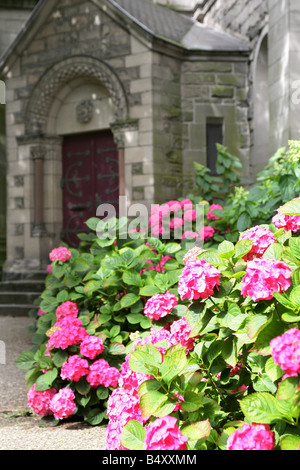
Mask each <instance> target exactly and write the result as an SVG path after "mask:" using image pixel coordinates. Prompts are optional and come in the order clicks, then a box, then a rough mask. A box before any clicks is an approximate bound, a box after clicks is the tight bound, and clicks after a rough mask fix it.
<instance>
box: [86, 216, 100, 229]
mask: <svg viewBox="0 0 300 470" xmlns="http://www.w3.org/2000/svg"><path fill="white" fill-rule="evenodd" d="M99 222H100V223H101V220H100V219H98V218H97V217H91V218H90V219H88V220H87V221H86V222H85V224H86V225H87V226H88V228H90V229H91V230H93V231H94V232H96V230H97V225H98V224H99Z"/></svg>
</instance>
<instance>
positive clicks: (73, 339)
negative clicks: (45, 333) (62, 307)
mask: <svg viewBox="0 0 300 470" xmlns="http://www.w3.org/2000/svg"><path fill="white" fill-rule="evenodd" d="M52 330H53V332H52V333H51V334H50V338H49V341H48V343H47V349H48V351H50V350H51V349H53V348H54V349H58V348H61V349H67V348H68V347H69V346H72V345H73V344H80V343H81V342H82V341H83V339H84V338H85V337H86V336H87V335H88V332H87V331H86V329H85V328H83V326H82V321H81V320H79V319H78V318H74V317H65V318H63V319H62V320H59V321H57V322H56V323H55V324H54V327H53V328H52Z"/></svg>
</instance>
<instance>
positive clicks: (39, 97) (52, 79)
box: [25, 55, 128, 135]
mask: <svg viewBox="0 0 300 470" xmlns="http://www.w3.org/2000/svg"><path fill="white" fill-rule="evenodd" d="M77 78H87V79H94V80H96V81H98V82H99V83H101V84H102V85H104V86H105V87H106V88H107V90H108V92H109V94H110V96H111V99H112V101H113V104H114V109H115V116H114V117H115V120H116V121H124V120H126V119H127V118H128V102H127V96H126V92H125V89H124V87H123V84H122V83H121V81H120V80H119V78H118V76H117V75H116V73H115V72H114V70H113V69H112V68H111V67H110V66H109V65H108V64H106V63H105V62H104V61H102V60H100V59H97V58H95V57H90V56H83V55H78V56H73V57H71V58H68V59H64V60H62V61H59V62H57V63H55V64H54V65H53V66H52V67H51V68H50V69H48V70H47V71H46V72H45V73H44V74H43V75H42V77H41V78H40V80H39V82H38V83H37V85H36V87H35V89H34V90H33V93H32V95H31V97H30V100H29V103H28V106H27V109H26V115H25V126H26V127H25V132H26V134H29V135H30V134H39V133H41V134H44V133H45V132H46V126H47V121H48V118H49V110H50V108H51V105H52V103H53V101H54V100H55V98H56V96H57V94H58V93H59V91H60V90H61V89H62V88H63V87H64V86H65V85H66V84H68V83H69V82H70V81H72V80H75V79H77Z"/></svg>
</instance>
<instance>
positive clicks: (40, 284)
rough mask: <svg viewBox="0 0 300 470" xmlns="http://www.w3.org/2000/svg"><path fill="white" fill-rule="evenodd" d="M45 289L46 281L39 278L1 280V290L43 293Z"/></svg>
mask: <svg viewBox="0 0 300 470" xmlns="http://www.w3.org/2000/svg"><path fill="white" fill-rule="evenodd" d="M44 289H45V282H44V281H39V280H27V281H25V280H19V281H3V282H0V293H1V292H38V293H41V292H43V290H44Z"/></svg>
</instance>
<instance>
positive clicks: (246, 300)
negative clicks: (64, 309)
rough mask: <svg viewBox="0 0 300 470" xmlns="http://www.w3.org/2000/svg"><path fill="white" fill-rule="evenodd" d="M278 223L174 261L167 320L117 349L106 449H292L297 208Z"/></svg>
mask: <svg viewBox="0 0 300 470" xmlns="http://www.w3.org/2000/svg"><path fill="white" fill-rule="evenodd" d="M279 213H280V214H283V215H285V216H286V224H285V225H284V226H281V227H280V228H277V227H276V223H277V222H276V221H277V219H276V218H275V220H274V224H273V223H272V224H270V225H269V226H257V227H253V228H251V229H250V230H249V231H247V232H246V233H242V234H240V238H239V240H238V242H237V243H236V244H233V243H231V242H229V241H223V242H222V243H221V244H220V245H219V246H218V248H217V249H216V250H211V249H209V250H204V251H203V250H197V249H194V250H192V252H191V253H190V254H189V255H188V256H185V257H184V261H185V266H184V268H183V270H182V272H181V274H180V276H179V283H178V294H177V298H178V303H177V305H176V306H175V307H173V310H172V313H173V316H175V318H174V317H173V321H172V319H170V318H169V317H168V316H163V315H164V312H163V310H162V316H163V317H161V318H160V319H159V320H157V319H155V318H152V328H151V332H150V335H149V336H148V337H146V338H145V337H144V338H142V339H139V338H136V339H135V340H134V341H133V342H132V343H131V346H130V347H129V346H128V347H127V351H128V354H127V356H126V367H124V370H123V371H121V377H122V380H120V381H119V388H117V389H116V390H115V391H114V392H113V393H112V395H111V398H110V400H111V405H110V407H109V409H108V416H109V418H110V421H109V426H108V429H107V448H108V449H138V450H142V449H144V450H147V449H166V448H168V449H173V450H183V449H187V450H219V449H221V450H274V449H277V450H279V449H281V450H290V449H291V450H297V449H298V448H299V443H300V428H299V416H300V407H299V400H300V387H299V383H300V376H299V374H300V366H299V364H300V341H299V339H300V329H299V321H300V290H299V279H300V278H299V275H300V274H299V273H300V237H298V236H297V235H298V233H297V231H292V230H291V225H290V222H291V219H290V218H291V217H296V222H297V221H299V220H300V199H295V200H293V201H291V202H290V203H288V204H286V205H284V206H283V207H281V208H279ZM259 234H262V237H261V238H260V237H259ZM259 240H260V241H261V243H259ZM191 270H195V272H194V275H193V276H190V271H191ZM196 273H197V274H196ZM179 286H181V288H180V287H179ZM180 322H182V323H181V326H180V327H179V328H176V325H177V324H179V323H180ZM175 330H177V331H180V334H179V335H177V336H176V335H174V331H175ZM120 396H126V409H124V414H123V412H122V410H121V409H120V411H121V414H119V418H120V419H119V420H116V417H115V415H114V409H115V407H116V406H119V407H120V406H121V405H120V404H118V401H119V398H118V397H120ZM121 401H122V400H121ZM138 402H139V406H138Z"/></svg>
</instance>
